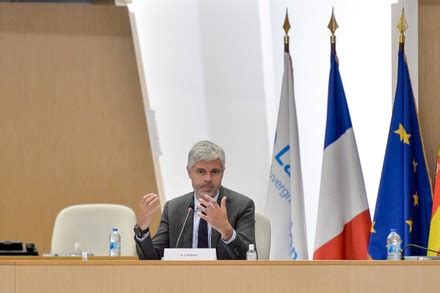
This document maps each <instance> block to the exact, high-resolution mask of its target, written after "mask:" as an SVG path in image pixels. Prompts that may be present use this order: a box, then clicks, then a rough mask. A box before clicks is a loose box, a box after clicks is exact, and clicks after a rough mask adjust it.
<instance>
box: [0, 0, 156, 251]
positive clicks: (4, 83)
mask: <svg viewBox="0 0 440 293" xmlns="http://www.w3.org/2000/svg"><path fill="white" fill-rule="evenodd" d="M0 89H1V96H0V164H1V168H0V239H17V240H23V241H28V242H35V243H36V245H37V247H38V249H39V251H40V252H48V251H49V250H50V241H51V236H52V229H53V223H54V220H55V217H56V215H57V213H58V212H59V211H60V210H61V209H63V208H64V207H66V206H69V205H73V204H78V203H95V202H107V203H119V204H125V205H127V206H129V207H132V208H133V209H135V207H136V205H137V202H138V199H139V198H140V196H141V195H142V194H144V193H146V192H150V191H154V192H156V191H157V186H156V181H155V176H154V167H153V162H152V156H151V150H150V144H149V140H148V133H147V127H146V120H145V114H144V106H143V99H142V94H141V88H140V82H139V76H138V71H137V66H136V58H135V54H134V47H133V41H132V35H131V30H130V23H129V18H128V11H127V8H126V7H115V6H106V5H104V6H102V5H97V6H95V5H87V4H62V5H61V4H17V3H13V4H1V5H0ZM154 221H155V223H156V225H157V222H158V218H156V219H155V220H154Z"/></svg>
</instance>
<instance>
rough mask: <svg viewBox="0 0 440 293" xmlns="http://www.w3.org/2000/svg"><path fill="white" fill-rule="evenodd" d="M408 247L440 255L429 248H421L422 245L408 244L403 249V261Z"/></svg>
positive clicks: (401, 257)
mask: <svg viewBox="0 0 440 293" xmlns="http://www.w3.org/2000/svg"><path fill="white" fill-rule="evenodd" d="M408 247H415V248H419V249H423V250H425V251H429V252H434V253H437V255H438V254H439V253H440V252H439V251H437V250H434V249H430V248H428V247H424V246H420V245H417V244H412V243H408V244H407V245H405V246H404V247H403V249H402V255H401V256H400V259H401V260H404V259H405V249H407V248H408Z"/></svg>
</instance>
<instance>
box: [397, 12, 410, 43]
mask: <svg viewBox="0 0 440 293" xmlns="http://www.w3.org/2000/svg"><path fill="white" fill-rule="evenodd" d="M397 28H398V29H399V32H400V36H399V43H401V44H404V43H405V34H404V33H405V31H406V30H407V29H408V23H407V22H406V18H405V9H404V8H403V7H402V15H401V16H400V19H399V23H398V24H397Z"/></svg>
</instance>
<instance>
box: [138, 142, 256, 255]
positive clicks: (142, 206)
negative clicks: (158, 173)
mask: <svg viewBox="0 0 440 293" xmlns="http://www.w3.org/2000/svg"><path fill="white" fill-rule="evenodd" d="M186 169H187V172H188V176H189V178H190V179H191V183H192V186H193V188H194V191H193V192H190V193H187V194H185V195H182V196H179V197H177V198H175V199H172V200H170V201H168V202H166V203H165V206H164V210H163V213H162V218H161V220H160V224H159V229H158V231H157V233H156V235H155V236H154V237H151V236H150V233H149V226H150V222H151V218H152V215H153V213H154V212H155V211H157V210H158V209H159V207H160V202H159V197H158V195H157V194H154V193H149V194H147V195H144V196H143V197H142V198H141V200H140V202H139V207H138V211H137V215H136V217H137V224H136V226H135V229H134V230H135V234H136V235H135V240H136V243H137V245H136V247H137V252H138V256H139V259H161V257H162V256H163V250H164V248H175V247H178V248H208V247H209V248H215V249H216V252H217V259H245V258H246V251H247V250H248V246H249V244H250V243H255V205H254V202H253V201H252V200H251V199H249V198H248V197H246V196H244V195H242V194H239V193H237V192H235V191H232V190H230V189H227V188H225V187H223V186H222V185H221V183H222V179H223V173H224V170H225V153H224V151H223V149H222V148H221V147H219V146H218V145H216V144H214V143H212V142H210V141H206V140H204V141H200V142H198V143H196V144H195V145H194V146H193V147H192V149H191V151H190V152H189V154H188V165H187V168H186ZM188 213H189V217H188V220H187V222H186V224H184V223H185V218H186V217H187V216H188ZM179 236H180V238H179Z"/></svg>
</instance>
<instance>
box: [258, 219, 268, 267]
mask: <svg viewBox="0 0 440 293" xmlns="http://www.w3.org/2000/svg"><path fill="white" fill-rule="evenodd" d="M255 241H256V242H257V243H256V245H257V251H258V259H269V256H270V221H269V219H268V218H266V216H264V215H262V214H259V213H255Z"/></svg>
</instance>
